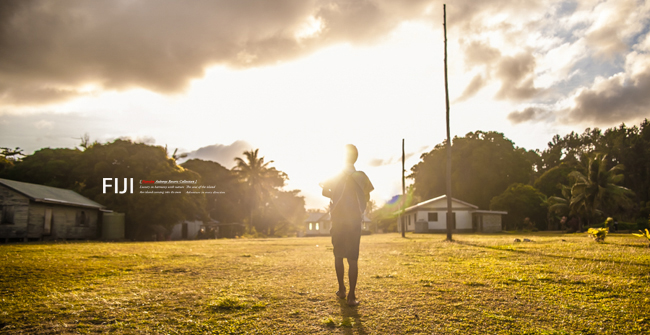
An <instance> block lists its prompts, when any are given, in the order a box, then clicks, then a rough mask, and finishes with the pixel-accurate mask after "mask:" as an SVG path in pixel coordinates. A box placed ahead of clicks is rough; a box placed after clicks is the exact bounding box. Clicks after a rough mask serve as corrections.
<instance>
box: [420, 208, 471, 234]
mask: <svg viewBox="0 0 650 335" xmlns="http://www.w3.org/2000/svg"><path fill="white" fill-rule="evenodd" d="M429 212H430V213H438V221H429V229H431V230H440V229H447V211H427V212H425V213H429ZM453 213H456V229H457V230H467V229H470V230H471V229H472V214H471V213H470V212H469V211H459V210H454V211H453ZM426 216H428V214H426V215H425V217H424V219H425V220H426Z"/></svg>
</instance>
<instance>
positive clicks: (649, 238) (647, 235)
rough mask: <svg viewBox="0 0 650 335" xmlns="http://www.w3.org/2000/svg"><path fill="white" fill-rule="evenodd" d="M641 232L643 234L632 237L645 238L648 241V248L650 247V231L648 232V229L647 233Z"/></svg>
mask: <svg viewBox="0 0 650 335" xmlns="http://www.w3.org/2000/svg"><path fill="white" fill-rule="evenodd" d="M639 232H640V233H641V234H632V235H634V236H638V237H645V238H646V239H647V240H648V247H650V231H648V230H647V229H646V230H645V231H642V230H639Z"/></svg>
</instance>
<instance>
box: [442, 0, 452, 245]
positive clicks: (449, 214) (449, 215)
mask: <svg viewBox="0 0 650 335" xmlns="http://www.w3.org/2000/svg"><path fill="white" fill-rule="evenodd" d="M446 7H447V5H445V4H443V5H442V26H443V27H444V34H445V103H446V106H447V192H446V193H447V241H451V240H452V239H451V229H452V220H453V215H454V214H453V213H452V210H451V133H450V131H449V87H448V85H447V8H446Z"/></svg>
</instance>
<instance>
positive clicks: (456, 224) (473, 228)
mask: <svg viewBox="0 0 650 335" xmlns="http://www.w3.org/2000/svg"><path fill="white" fill-rule="evenodd" d="M451 208H452V215H453V216H452V231H453V232H454V233H474V232H477V233H496V232H500V231H501V230H502V226H501V222H502V216H503V215H506V214H508V212H502V211H488V210H480V209H479V208H478V206H475V205H472V204H470V203H467V202H465V201H462V200H458V199H454V198H451ZM401 218H402V219H403V220H404V221H405V225H406V231H414V232H416V233H444V232H446V231H447V196H446V195H442V196H439V197H436V198H433V199H429V200H426V201H423V202H420V203H418V204H416V205H414V206H411V207H408V208H406V209H405V210H404V216H402V217H401ZM397 229H398V231H401V225H400V224H398V225H397Z"/></svg>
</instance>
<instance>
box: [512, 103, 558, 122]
mask: <svg viewBox="0 0 650 335" xmlns="http://www.w3.org/2000/svg"><path fill="white" fill-rule="evenodd" d="M548 114H549V111H548V110H546V109H543V108H539V107H527V108H525V109H524V110H522V111H521V112H519V111H514V112H511V113H510V114H508V120H509V121H510V122H512V123H514V124H518V123H522V122H527V121H534V120H539V119H541V118H543V117H545V116H547V115H548Z"/></svg>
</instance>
